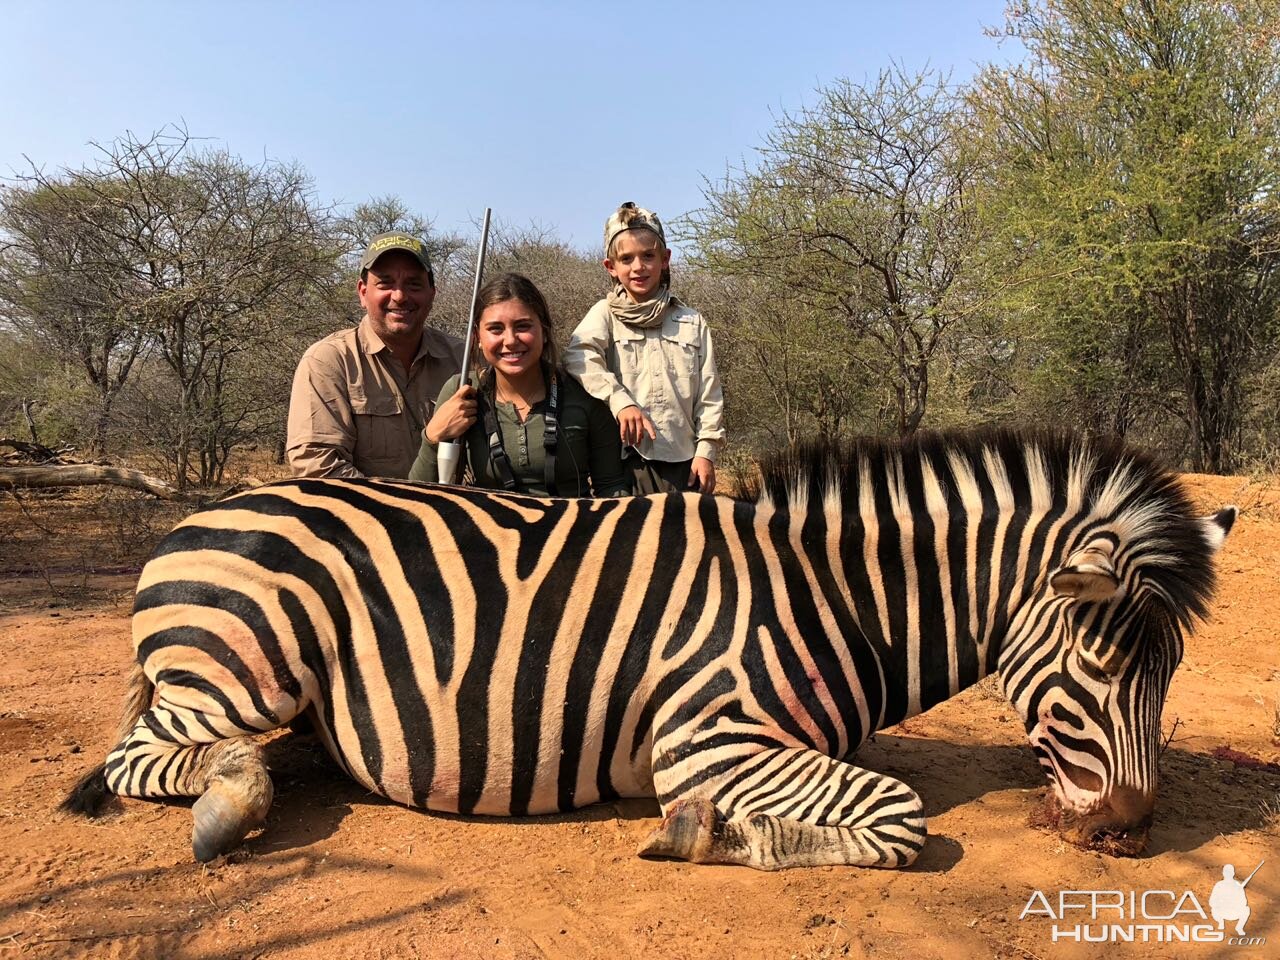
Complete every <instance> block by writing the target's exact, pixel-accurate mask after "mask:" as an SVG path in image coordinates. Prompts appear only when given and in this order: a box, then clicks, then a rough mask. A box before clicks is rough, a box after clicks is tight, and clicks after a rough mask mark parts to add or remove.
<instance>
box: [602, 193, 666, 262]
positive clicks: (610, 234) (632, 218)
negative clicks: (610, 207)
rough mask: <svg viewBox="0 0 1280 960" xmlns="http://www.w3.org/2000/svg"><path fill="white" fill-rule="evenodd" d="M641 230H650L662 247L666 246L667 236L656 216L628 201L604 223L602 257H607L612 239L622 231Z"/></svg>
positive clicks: (650, 211)
mask: <svg viewBox="0 0 1280 960" xmlns="http://www.w3.org/2000/svg"><path fill="white" fill-rule="evenodd" d="M642 229H643V230H652V231H653V232H654V233H656V234H657V235H658V239H659V240H661V241H662V245H663V246H664V247H665V246H666V245H667V235H666V233H664V232H663V230H662V221H661V220H659V219H658V215H657V214H656V213H654V212H653V211H652V210H646V209H645V208H644V207H637V206H636V205H635V204H634V203H633V202H632V201H630V200H628V201H627V202H626V203H624V204H623V205H622V206H620V207H619V208H618V209H617V210H615V211H614V213H613V215H612V216H611V217H609V219H608V220H606V221H605V222H604V255H605V256H606V257H607V256H609V247H610V246H612V245H613V241H614V238H615V237H617V236H618V234H620V233H622V232H623V231H624V230H642Z"/></svg>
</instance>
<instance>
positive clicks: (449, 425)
mask: <svg viewBox="0 0 1280 960" xmlns="http://www.w3.org/2000/svg"><path fill="white" fill-rule="evenodd" d="M475 422H476V388H475V387H473V386H471V384H469V383H464V384H463V385H462V386H460V387H459V388H458V392H457V393H455V394H454V395H453V396H452V397H450V398H449V399H448V400H446V401H445V402H444V403H442V404H440V406H438V407H436V412H435V413H434V414H433V415H432V417H431V422H430V423H428V424H427V429H426V430H425V431H424V432H425V433H426V436H427V442H428V443H439V442H440V441H441V440H456V439H458V437H460V436H462V435H463V434H464V433H466V432H467V431H468V430H469V429H471V425H472V424H473V423H475Z"/></svg>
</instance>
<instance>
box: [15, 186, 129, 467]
mask: <svg viewBox="0 0 1280 960" xmlns="http://www.w3.org/2000/svg"><path fill="white" fill-rule="evenodd" d="M120 201H121V198H120V197H119V196H117V195H110V194H108V195H105V196H104V195H101V194H95V193H93V192H92V191H87V190H84V189H81V188H79V187H78V186H77V185H76V184H74V183H60V182H57V181H54V180H50V179H47V178H45V177H44V176H43V175H42V174H40V173H38V172H37V173H34V174H32V175H31V176H29V177H25V178H21V179H20V181H19V183H18V184H17V185H12V186H9V187H6V188H5V189H4V190H3V191H0V234H2V236H3V239H0V306H2V307H3V312H4V314H5V315H6V316H7V317H8V320H9V323H10V325H11V326H12V327H14V328H15V330H16V331H17V332H18V333H19V334H20V335H21V336H22V337H23V338H24V339H26V340H28V341H30V342H34V343H37V344H39V345H41V346H42V347H43V348H44V349H46V350H48V352H49V353H50V354H51V355H52V356H53V357H56V358H59V359H60V360H61V361H62V362H65V363H68V364H71V365H74V366H75V367H76V368H77V369H79V370H80V372H81V373H82V375H83V376H84V377H85V378H86V379H87V381H88V384H89V386H90V387H91V389H92V391H93V395H94V397H95V400H96V403H95V409H94V410H93V411H92V413H91V416H90V420H91V423H92V426H91V428H90V431H89V437H90V443H91V445H92V448H93V450H94V451H95V452H97V453H98V454H99V455H101V454H104V453H106V451H107V445H108V440H107V434H108V427H109V424H110V422H111V418H112V412H113V408H114V406H115V403H116V400H117V399H118V397H119V396H120V392H121V391H122V390H123V389H124V387H125V385H126V384H127V383H128V381H129V378H130V375H131V374H132V373H133V370H134V365H135V363H136V362H137V361H138V359H139V357H140V356H142V355H143V354H144V353H145V351H146V349H147V348H148V346H149V345H150V344H151V343H152V342H153V338H152V336H151V331H150V330H149V328H148V327H147V325H146V324H145V323H144V322H143V319H142V317H141V316H140V315H139V313H138V312H137V311H136V310H135V309H134V304H135V303H136V302H137V300H138V293H139V290H140V283H139V280H138V278H137V276H136V275H135V274H134V273H133V272H132V271H121V270H118V269H112V266H111V265H112V264H113V263H116V262H118V261H119V260H120V258H121V244H120V242H119V236H120V231H121V229H122V227H123V223H124V215H123V213H122V209H121V202H120Z"/></svg>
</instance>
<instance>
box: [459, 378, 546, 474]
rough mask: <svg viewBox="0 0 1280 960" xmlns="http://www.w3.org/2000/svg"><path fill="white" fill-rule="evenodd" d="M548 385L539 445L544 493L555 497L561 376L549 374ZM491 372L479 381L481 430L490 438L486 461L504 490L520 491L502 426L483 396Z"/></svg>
mask: <svg viewBox="0 0 1280 960" xmlns="http://www.w3.org/2000/svg"><path fill="white" fill-rule="evenodd" d="M548 379H549V380H550V383H549V384H548V388H547V406H546V411H545V412H544V413H543V420H544V428H543V435H542V448H543V451H544V453H545V462H544V464H543V474H542V475H543V479H544V482H545V483H546V487H547V494H548V495H549V496H552V497H554V496H556V448H557V447H558V446H559V442H560V377H559V375H558V374H554V373H553V374H552V375H551V376H550V377H549V378H548ZM492 382H493V374H492V373H490V374H489V376H488V379H487V380H486V382H485V383H484V384H482V386H481V389H480V390H479V391H478V392H479V400H478V403H479V412H480V414H481V418H482V420H483V422H484V432H485V434H486V436H487V437H488V441H489V463H490V464H491V465H492V466H493V472H494V474H495V475H496V476H497V478H498V480H499V481H500V482H501V483H502V486H503V489H506V490H512V491H515V492H520V481H519V480H517V479H516V475H515V471H514V470H513V469H512V467H511V458H510V457H509V456H507V448H506V447H505V446H504V445H503V443H502V428H501V427H500V426H499V424H498V415H497V412H496V411H495V410H494V407H493V405H492V404H491V403H489V401H488V398H487V396H486V388H487V387H488V386H489V385H490V384H492Z"/></svg>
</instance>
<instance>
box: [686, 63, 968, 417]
mask: <svg viewBox="0 0 1280 960" xmlns="http://www.w3.org/2000/svg"><path fill="white" fill-rule="evenodd" d="M960 107H961V103H960V101H959V100H958V98H957V97H956V95H955V94H954V92H953V91H952V90H951V89H950V88H949V87H948V85H947V83H946V80H945V78H943V77H941V76H939V75H936V74H933V73H930V72H924V73H920V74H908V73H906V72H905V71H903V70H902V69H901V68H894V69H891V70H888V71H885V72H884V73H882V74H881V75H880V76H879V78H878V79H877V80H876V82H875V83H874V84H873V85H870V86H860V85H857V84H854V83H852V82H850V81H848V80H843V81H839V82H837V83H836V84H834V85H832V86H830V87H828V88H826V89H824V90H822V91H820V92H819V103H818V105H817V106H816V107H814V108H812V109H808V110H804V111H802V112H800V113H798V114H795V115H786V116H784V117H783V118H782V120H781V121H780V122H779V123H778V125H777V127H776V129H775V130H774V131H773V132H772V133H770V134H769V135H768V136H767V138H766V139H765V142H764V145H763V146H762V147H761V148H760V149H759V154H760V163H759V165H758V166H757V167H756V168H754V169H750V170H748V169H743V170H739V171H737V172H733V171H731V172H730V173H729V174H728V175H727V176H726V177H725V179H724V180H723V182H720V183H708V184H707V186H706V187H705V188H704V191H703V196H704V200H705V206H704V207H702V208H701V209H699V210H697V211H695V212H694V213H692V214H691V215H690V216H689V218H688V219H687V221H686V222H685V224H684V232H685V235H686V237H687V238H688V239H689V240H690V241H691V243H692V244H693V247H694V254H693V260H694V262H695V263H696V264H698V265H699V266H702V267H705V268H706V269H708V270H711V271H712V272H714V273H717V274H721V275H730V276H740V277H751V278H755V279H756V280H757V281H759V282H760V283H761V284H762V289H763V290H765V291H767V295H768V296H770V297H773V298H782V299H784V300H785V301H786V309H788V310H791V311H795V310H797V309H802V310H803V311H805V312H806V313H807V314H808V315H809V317H810V320H809V322H808V325H809V326H810V327H811V328H812V329H813V331H814V332H815V334H816V335H817V337H818V338H819V341H822V340H825V342H826V343H827V344H828V345H829V347H835V349H828V350H827V352H826V356H825V358H824V356H823V355H822V352H821V350H820V349H819V350H815V351H814V352H813V354H812V356H811V357H810V358H808V359H806V361H805V362H806V364H810V363H816V364H817V365H816V366H810V367H809V373H810V374H811V375H813V377H814V378H815V379H816V380H821V379H822V378H823V377H825V378H826V379H827V380H828V381H829V382H831V383H833V384H836V385H839V384H849V383H850V381H851V380H854V379H856V380H860V381H861V382H862V383H863V384H864V385H865V386H867V387H870V388H871V391H872V392H873V393H874V392H881V393H882V394H883V395H884V396H885V397H886V398H887V402H886V403H885V404H884V405H883V406H884V407H885V408H887V409H886V410H883V411H874V410H873V411H865V410H864V411H863V413H864V415H868V414H869V415H871V416H878V417H883V416H886V415H887V419H888V421H889V424H891V425H892V427H893V428H894V429H896V430H897V431H898V432H899V433H900V434H910V433H912V432H913V431H915V430H916V429H917V428H918V427H919V425H920V423H921V421H922V420H923V418H924V417H925V414H926V411H927V409H928V400H929V389H930V368H931V366H932V364H933V363H934V362H935V360H936V358H937V357H938V355H939V351H940V350H941V349H942V346H943V344H944V342H945V341H946V338H947V337H948V336H949V335H950V334H951V332H952V331H953V329H954V328H955V327H956V326H957V325H959V324H962V323H963V322H965V321H966V320H968V319H969V318H970V317H972V316H973V315H974V313H975V312H976V311H977V309H978V307H979V305H980V298H979V297H978V296H977V293H976V291H977V290H978V289H979V286H978V285H977V284H976V283H975V281H974V277H973V275H974V273H975V266H976V263H977V262H978V261H977V257H976V252H977V250H978V247H979V240H980V238H979V235H978V228H979V225H980V224H979V221H978V220H977V219H976V218H975V217H974V216H973V211H972V209H971V205H970V203H969V202H968V200H969V198H968V193H967V191H968V187H969V184H970V182H971V180H972V177H973V171H972V170H971V169H970V167H969V166H968V163H967V159H966V156H965V154H963V153H962V152H960V151H958V150H957V149H955V145H956V138H955V135H954V131H955V124H956V123H957V122H958V115H959V113H960V112H961V111H960ZM831 318H835V319H837V320H838V321H839V323H840V325H841V327H842V333H843V336H844V338H846V342H844V343H840V342H839V341H837V340H833V339H832V338H830V336H829V334H828V332H827V331H828V330H829V328H830V324H829V323H828V322H827V321H828V320H829V319H831ZM815 345H816V344H815ZM759 363H760V365H761V367H763V366H767V365H768V363H769V358H768V357H767V356H761V357H760V358H759ZM835 422H836V423H841V422H843V417H840V418H838V419H837V420H836V421H835Z"/></svg>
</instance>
